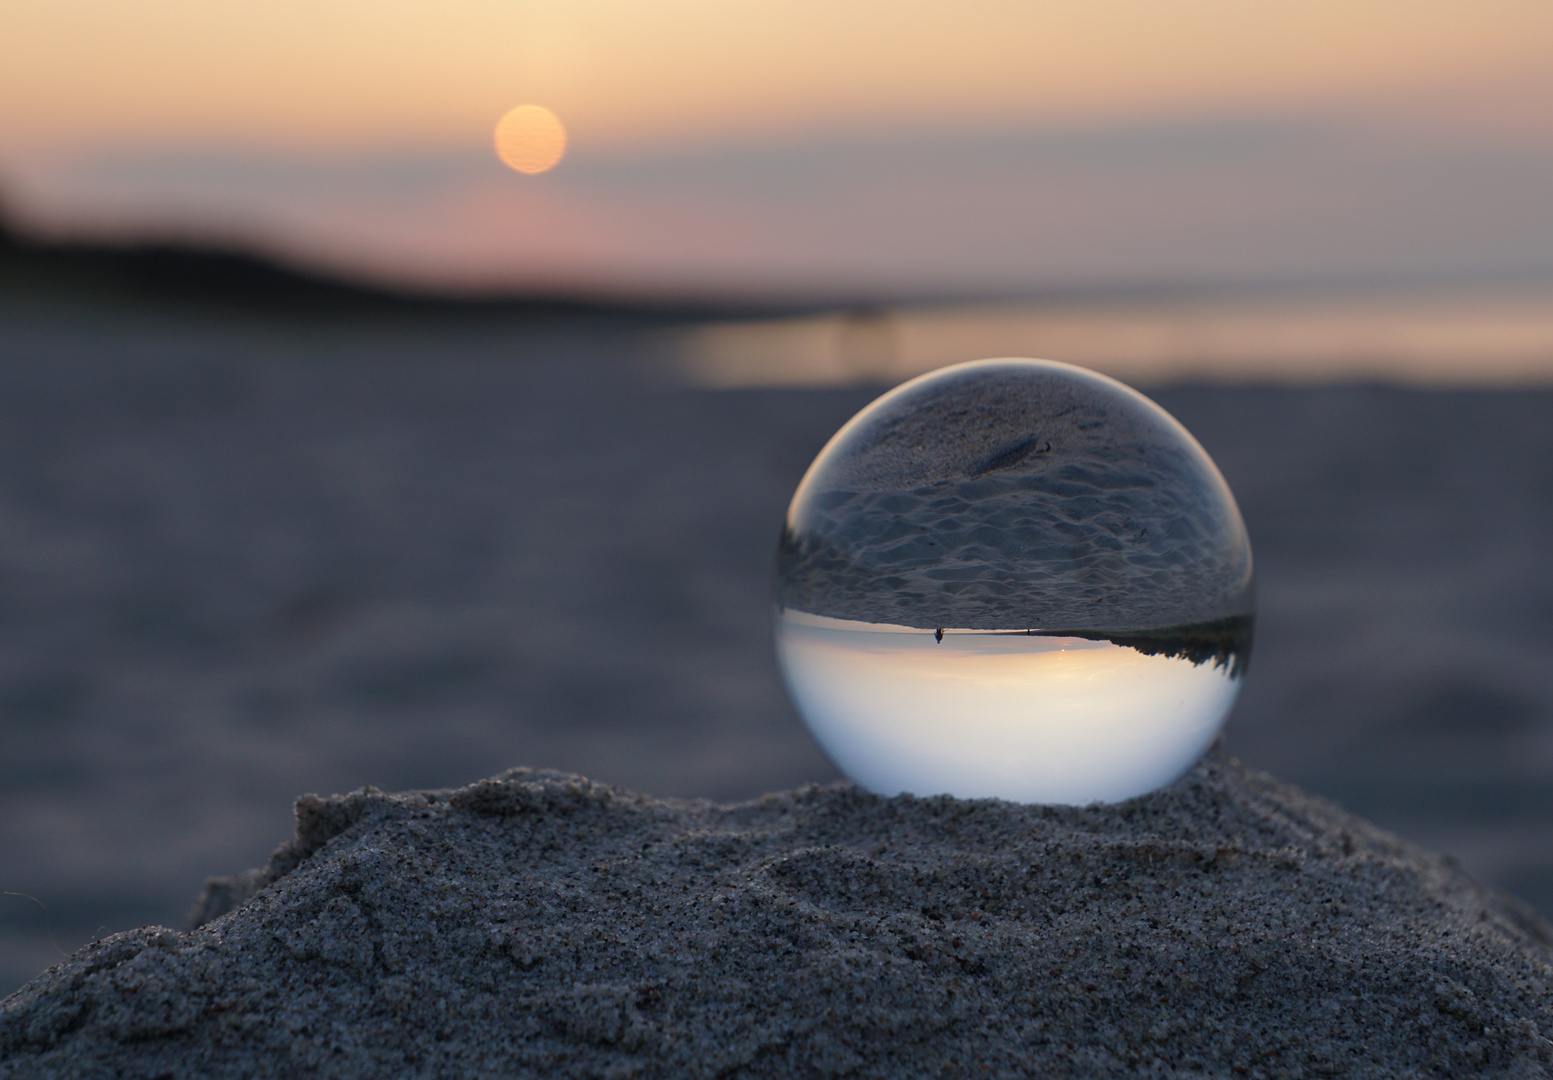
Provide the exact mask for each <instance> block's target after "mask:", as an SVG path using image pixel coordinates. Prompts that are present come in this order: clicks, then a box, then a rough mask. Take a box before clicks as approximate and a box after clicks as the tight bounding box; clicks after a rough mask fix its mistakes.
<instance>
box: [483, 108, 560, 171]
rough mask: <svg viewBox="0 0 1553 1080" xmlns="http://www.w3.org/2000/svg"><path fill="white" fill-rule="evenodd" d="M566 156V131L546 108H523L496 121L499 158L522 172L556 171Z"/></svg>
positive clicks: (497, 153) (513, 110)
mask: <svg viewBox="0 0 1553 1080" xmlns="http://www.w3.org/2000/svg"><path fill="white" fill-rule="evenodd" d="M565 153H566V128H565V127H563V126H562V125H561V120H560V118H559V117H557V116H556V115H555V113H553V112H551V111H550V110H549V109H547V108H545V107H544V106H543V105H519V106H518V107H517V108H515V109H512V110H510V111H509V112H507V114H506V115H504V116H503V117H502V118H501V119H500V120H498V121H497V122H496V156H497V157H499V158H501V159H502V162H503V163H504V164H506V165H507V166H508V167H509V168H513V169H516V170H517V171H518V172H520V173H528V174H530V175H532V174H534V173H542V172H545V171H546V170H548V169H553V168H554V167H555V165H556V163H557V162H558V161H560V160H561V156H562V155H563V154H565Z"/></svg>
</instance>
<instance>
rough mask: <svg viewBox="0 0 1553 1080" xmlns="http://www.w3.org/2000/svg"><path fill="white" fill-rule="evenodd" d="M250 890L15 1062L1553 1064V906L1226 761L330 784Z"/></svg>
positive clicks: (21, 1001) (73, 1070) (5, 1061)
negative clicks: (1099, 782)
mask: <svg viewBox="0 0 1553 1080" xmlns="http://www.w3.org/2000/svg"><path fill="white" fill-rule="evenodd" d="M254 890H257V892H256V894H255V895H252V897H251V898H250V899H247V900H246V902H241V901H242V900H243V898H244V896H245V895H246V894H248V893H250V892H253V891H254ZM234 902H241V903H240V906H237V907H236V908H235V910H232V911H230V912H229V913H228V914H225V915H223V916H221V917H219V918H215V919H214V921H211V922H209V923H207V924H206V925H204V926H201V927H200V928H198V929H195V930H191V931H188V932H184V933H179V932H177V931H173V930H167V929H162V928H146V929H141V930H138V931H133V932H130V933H126V934H119V935H116V936H114V937H111V938H107V939H105V940H103V941H100V942H97V943H96V944H94V945H91V946H89V947H87V948H85V949H82V950H81V951H80V952H78V953H77V954H76V955H75V956H73V957H72V958H70V959H69V960H68V961H66V962H64V963H62V964H60V965H58V966H56V967H55V968H53V969H51V970H50V971H49V972H47V973H45V974H44V975H42V976H40V977H39V978H38V979H36V980H34V981H33V982H32V983H30V984H28V985H27V986H26V987H25V988H24V989H22V990H21V991H19V992H18V993H16V994H14V995H13V996H12V997H10V998H9V999H7V1000H6V1001H5V1003H4V1006H3V1013H0V1076H4V1077H23V1076H96V1075H114V1076H118V1075H136V1076H146V1077H151V1076H159V1075H167V1076H196V1075H197V1076H212V1077H226V1076H232V1077H257V1076H273V1075H310V1076H325V1077H358V1076H359V1077H389V1076H393V1077H402V1076H428V1077H430V1076H436V1077H447V1076H470V1077H482V1078H484V1077H492V1076H546V1077H550V1076H574V1075H575V1076H621V1077H624V1076H652V1077H675V1078H678V1077H699V1076H810V1075H838V1076H839V1075H856V1076H962V1075H963V1076H1067V1075H1082V1076H1113V1075H1114V1076H1123V1075H1125V1076H1183V1075H1193V1076H1195V1075H1212V1076H1231V1075H1249V1076H1319V1075H1327V1074H1341V1075H1345V1076H1424V1075H1434V1074H1435V1073H1443V1074H1449V1075H1454V1076H1462V1075H1474V1076H1499V1075H1504V1076H1514V1077H1533V1076H1550V1075H1553V1065H1550V1063H1553V1042H1549V1037H1550V1036H1553V993H1550V991H1553V956H1550V953H1549V952H1548V951H1546V946H1547V944H1548V938H1547V936H1546V928H1545V927H1544V926H1543V925H1542V924H1541V923H1540V922H1539V921H1538V920H1537V919H1536V918H1535V916H1531V915H1528V914H1526V913H1525V912H1524V911H1523V910H1522V909H1521V908H1520V907H1519V906H1518V905H1516V904H1515V902H1514V901H1510V900H1507V899H1504V898H1501V897H1497V896H1495V895H1493V894H1491V893H1490V892H1488V891H1487V890H1485V889H1484V888H1483V887H1481V886H1479V885H1477V884H1475V883H1474V882H1473V881H1471V880H1470V879H1468V878H1466V877H1465V876H1463V875H1462V874H1460V873H1459V872H1457V871H1455V870H1454V869H1452V867H1451V866H1450V865H1448V863H1447V862H1446V861H1444V860H1441V859H1438V858H1435V857H1431V856H1427V855H1425V854H1423V853H1421V852H1419V851H1417V850H1416V849H1413V848H1411V847H1409V846H1408V845H1406V844H1404V843H1402V842H1401V841H1399V840H1397V839H1395V838H1393V837H1391V836H1388V835H1386V834H1385V833H1382V832H1380V831H1379V830H1377V829H1375V828H1373V827H1371V826H1369V825H1366V824H1365V823H1363V822H1361V821H1359V820H1357V819H1355V818H1352V817H1350V816H1348V815H1345V814H1343V813H1342V812H1340V811H1338V810H1337V809H1335V808H1333V807H1332V806H1330V805H1328V804H1326V803H1324V802H1321V801H1320V800H1317V799H1314V798H1312V797H1310V796H1308V795H1306V794H1304V793H1302V792H1300V791H1298V790H1296V789H1293V788H1291V787H1288V786H1286V785H1283V784H1280V783H1278V782H1276V781H1274V780H1272V779H1270V778H1268V777H1266V776H1262V775H1259V774H1255V773H1250V772H1248V771H1246V770H1245V769H1243V768H1242V767H1241V766H1240V765H1238V764H1236V763H1234V762H1229V761H1223V760H1209V761H1208V762H1205V763H1204V764H1203V765H1201V766H1199V767H1198V769H1196V770H1195V771H1194V772H1193V773H1192V774H1191V775H1190V776H1188V777H1187V778H1186V779H1185V780H1183V781H1182V782H1181V783H1180V784H1178V785H1176V786H1175V787H1174V788H1172V789H1170V790H1167V791H1164V792H1159V793H1156V794H1153V795H1150V796H1146V797H1144V798H1141V799H1137V800H1134V801H1132V802H1128V803H1123V804H1120V805H1117V806H1113V807H1105V808H1094V809H1048V808H1039V807H1024V806H1016V805H1011V804H1008V803H1001V802H991V801H983V802H965V801H958V800H954V799H949V798H933V799H912V798H910V797H902V798H896V799H883V798H878V797H875V796H872V795H868V794H865V793H863V792H861V791H859V790H857V789H855V788H851V787H832V788H818V787H808V788H803V789H800V790H797V791H793V792H788V793H784V794H780V795H772V796H768V797H766V798H764V799H761V800H759V801H757V802H752V803H745V804H741V805H736V806H717V805H712V804H709V803H704V802H670V801H661V800H655V799H649V798H645V797H642V796H637V795H633V794H630V793H627V792H623V791H619V790H615V789H612V788H608V787H604V786H601V785H598V784H594V783H591V782H589V781H587V780H584V779H582V778H580V777H574V776H563V775H558V774H554V773H547V772H534V771H529V770H517V771H514V772H510V773H507V774H505V775H503V776H500V777H497V778H496V779H493V780H486V781H482V782H480V783H477V784H474V785H472V786H470V787H467V788H462V789H460V790H457V791H451V792H424V793H410V794H403V795H388V794H384V793H381V792H377V791H373V790H371V789H366V790H363V791H359V792H356V793H353V794H351V795H347V796H343V797H336V798H330V799H319V798H315V797H311V796H309V797H307V798H304V799H302V800H301V801H299V803H298V806H297V838H296V839H295V840H294V841H292V842H291V843H289V844H287V845H285V846H283V847H282V848H281V849H280V850H279V851H278V852H277V853H276V856H275V858H274V859H273V860H272V862H271V864H270V866H269V867H268V868H266V869H265V870H264V871H256V872H252V873H250V874H248V875H243V876H241V877H239V878H235V879H226V880H224V881H222V882H216V883H213V887H212V888H211V889H209V890H207V892H206V895H205V897H204V898H203V900H202V903H203V905H204V908H205V914H207V915H211V914H215V913H216V912H218V911H219V910H220V909H221V908H222V906H223V905H226V904H231V903H234Z"/></svg>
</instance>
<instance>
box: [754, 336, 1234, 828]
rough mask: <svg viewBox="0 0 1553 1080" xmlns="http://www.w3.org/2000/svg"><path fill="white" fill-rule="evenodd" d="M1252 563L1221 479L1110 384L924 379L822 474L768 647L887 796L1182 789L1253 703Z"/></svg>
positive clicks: (1060, 375) (999, 370)
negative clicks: (1248, 694) (1247, 680)
mask: <svg viewBox="0 0 1553 1080" xmlns="http://www.w3.org/2000/svg"><path fill="white" fill-rule="evenodd" d="M1254 591H1255V590H1254V582H1253V578H1252V569H1251V545H1250V541H1249V540H1248V539H1247V537H1246V530H1245V525H1244V524H1243V523H1242V521H1241V518H1240V511H1239V509H1238V508H1237V507H1236V506H1235V499H1234V496H1232V495H1231V494H1230V491H1229V488H1228V486H1227V485H1226V484H1225V483H1224V479H1223V477H1221V476H1220V475H1219V471H1218V469H1217V468H1216V467H1215V466H1214V464H1213V462H1212V461H1211V460H1210V459H1209V457H1208V455H1207V453H1206V452H1204V450H1203V449H1202V447H1201V446H1199V445H1198V444H1197V442H1196V440H1194V439H1193V438H1192V436H1191V435H1190V434H1189V433H1188V432H1187V430H1186V429H1185V428H1184V427H1182V426H1181V425H1180V424H1179V423H1178V422H1176V420H1175V419H1174V418H1172V417H1171V416H1170V415H1169V414H1168V413H1166V412H1165V411H1164V410H1163V409H1161V408H1160V407H1159V406H1158V405H1156V404H1154V403H1153V402H1152V401H1150V400H1149V399H1148V398H1146V397H1144V396H1143V395H1142V394H1139V393H1138V392H1137V391H1135V390H1132V389H1129V388H1128V387H1126V386H1123V385H1122V384H1121V383H1119V382H1116V381H1115V380H1114V379H1108V378H1106V377H1105V376H1103V375H1097V374H1095V373H1094V372H1090V371H1085V370H1083V369H1082V368H1076V367H1072V366H1070V365H1067V364H1058V363H1053V362H1051V361H1045V360H1017V359H1005V360H981V361H976V362H974V363H969V364H959V365H957V366H955V367H950V368H945V369H943V370H940V371H936V372H933V373H931V374H929V375H924V376H922V377H921V378H919V379H914V380H912V381H911V382H908V383H906V384H905V385H903V386H900V387H897V388H896V389H894V390H892V391H890V392H889V393H888V394H885V395H884V396H883V397H881V398H879V399H878V400H877V401H875V402H873V404H871V405H869V406H868V407H867V408H865V409H864V410H863V411H862V412H860V413H858V414H857V415H856V416H855V417H853V418H852V419H851V420H850V421H848V422H847V424H846V425H845V426H844V427H842V429H841V430H840V431H839V432H837V433H836V435H835V436H834V437H833V438H832V439H831V440H830V442H829V443H828V444H827V445H826V446H825V448H824V450H822V451H821V452H820V455H819V457H817V458H816V459H815V460H814V463H813V464H812V465H810V466H809V471H808V472H807V473H806V474H805V475H804V478H803V481H802V483H800V484H799V486H798V491H797V493H796V494H795V495H794V496H793V501H792V505H791V506H790V507H789V508H788V512H787V521H786V524H785V526H784V528H783V530H782V539H781V544H780V547H779V550H778V562H777V581H776V604H777V614H776V638H777V651H778V654H779V657H780V660H781V663H782V670H783V674H784V675H785V676H786V679H787V685H788V688H789V690H790V691H791V692H792V696H793V699H794V701H795V703H796V704H797V706H798V709H799V711H800V712H801V713H802V714H803V717H804V719H805V721H806V722H807V723H808V725H809V729H810V730H811V731H812V732H813V733H814V736H815V738H816V739H817V740H818V741H819V742H820V745H821V746H823V747H824V748H825V750H826V752H827V753H829V754H830V756H831V758H832V759H833V760H834V761H835V762H836V764H837V765H838V766H840V768H841V769H842V771H843V772H845V773H846V774H847V775H848V776H850V777H851V778H852V779H853V780H854V781H856V782H857V783H859V784H861V785H862V786H863V787H866V788H868V789H870V790H872V791H875V792H878V793H880V794H884V795H895V794H899V793H901V792H908V791H909V792H913V793H915V794H917V795H923V796H926V795H936V794H949V795H955V796H959V797H961V798H989V797H990V798H1002V799H1010V800H1013V801H1017V802H1029V803H1066V804H1077V805H1082V804H1087V803H1092V802H1116V801H1119V800H1122V799H1128V798H1131V797H1133V796H1136V795H1142V794H1144V793H1145V792H1148V791H1152V790H1155V789H1156V788H1160V787H1163V786H1165V785H1166V784H1170V783H1172V782H1174V781H1175V780H1177V779H1179V778H1180V777H1181V776H1182V775H1183V774H1184V773H1185V772H1186V771H1187V770H1188V769H1190V768H1191V766H1192V765H1193V764H1194V763H1195V762H1196V761H1197V759H1198V758H1199V757H1200V756H1201V755H1202V753H1203V751H1204V750H1206V749H1207V747H1208V746H1209V744H1210V743H1211V742H1212V741H1213V738H1214V736H1215V735H1216V734H1217V733H1218V731H1219V729H1220V728H1221V727H1222V726H1223V723H1224V719H1225V717H1226V716H1227V715H1228V713H1229V710H1230V706H1231V705H1232V704H1233V703H1234V700H1235V696H1236V694H1237V693H1238V692H1239V689H1240V682H1241V678H1242V676H1243V674H1244V672H1245V670H1246V663H1247V659H1248V657H1249V654H1250V648H1251V631H1252V621H1253V617H1254V604H1255V598H1254Z"/></svg>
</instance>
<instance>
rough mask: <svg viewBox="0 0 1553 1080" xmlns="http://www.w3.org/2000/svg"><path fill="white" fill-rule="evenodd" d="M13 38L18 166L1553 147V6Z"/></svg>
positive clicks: (109, 22)
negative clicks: (1195, 119)
mask: <svg viewBox="0 0 1553 1080" xmlns="http://www.w3.org/2000/svg"><path fill="white" fill-rule="evenodd" d="M0 31H3V32H0V153H4V152H6V151H11V152H13V153H15V152H26V151H29V150H33V149H54V150H58V149H64V148H82V147H91V146H102V145H109V146H122V145H124V144H126V143H130V144H144V143H162V144H168V143H174V144H176V143H188V142H195V141H198V142H209V141H220V142H223V143H226V144H245V145H256V144H257V145H271V146H276V145H279V146H290V147H304V146H305V147H310V148H314V149H318V148H326V149H327V148H334V147H338V148H340V149H341V150H343V151H347V152H348V151H351V150H354V149H360V148H366V147H374V146H383V145H405V144H420V145H428V144H436V145H443V146H447V145H458V144H463V143H464V142H466V141H469V142H477V143H481V144H483V143H484V142H485V141H486V140H487V139H488V137H489V132H490V127H491V124H492V123H493V122H494V119H495V118H496V117H497V116H499V115H500V114H501V113H502V112H503V111H505V110H506V109H507V108H508V107H510V106H512V105H514V104H516V103H518V102H520V101H537V102H540V103H543V104H546V105H548V106H550V107H551V108H553V109H554V110H555V111H556V112H557V113H559V114H560V115H561V117H562V118H563V120H565V121H566V123H567V126H568V128H569V129H570V131H571V132H572V135H573V137H574V139H576V140H578V142H579V143H580V144H585V143H592V144H595V145H599V146H608V145H613V146H620V145H622V144H629V143H647V144H658V143H661V142H663V141H664V140H671V141H677V140H681V139H691V140H695V139H700V138H704V137H707V136H714V137H715V136H719V135H737V136H742V137H751V136H753V137H757V138H758V137H761V136H763V135H767V134H776V133H803V132H809V131H813V130H815V129H821V130H823V129H827V128H842V129H845V128H855V127H858V126H860V125H861V126H877V125H886V126H907V127H911V126H918V125H922V124H927V125H928V126H932V127H938V128H945V127H949V128H952V127H955V126H958V125H962V124H977V125H980V124H1006V123H1008V122H1011V121H1012V122H1039V123H1051V122H1059V123H1061V122H1085V121H1093V120H1100V119H1107V120H1115V119H1119V118H1153V117H1159V116H1161V115H1172V114H1182V113H1189V114H1202V113H1208V114H1217V113H1224V112H1234V113H1246V112H1257V113H1268V112H1273V113H1279V112H1288V111H1294V112H1308V111H1310V110H1312V109H1317V110H1322V109H1331V108H1344V109H1359V110H1388V109H1392V110H1394V109H1398V108H1400V109H1403V110H1404V111H1405V110H1409V109H1411V110H1415V111H1418V112H1420V113H1421V114H1422V115H1423V116H1424V117H1425V118H1430V117H1433V118H1436V119H1447V120H1449V122H1451V123H1453V124H1456V125H1458V126H1462V125H1464V126H1466V127H1468V128H1474V127H1479V126H1481V127H1483V128H1485V129H1491V128H1494V127H1496V126H1503V125H1505V124H1506V123H1508V124H1509V125H1511V126H1512V127H1518V128H1522V129H1526V128H1530V129H1535V130H1536V131H1537V133H1538V134H1540V135H1546V134H1547V132H1546V130H1545V129H1546V128H1548V127H1553V121H1550V120H1549V119H1548V118H1547V116H1546V115H1545V114H1546V110H1545V109H1544V108H1542V107H1541V105H1540V104H1539V103H1540V102H1545V101H1546V100H1547V91H1548V90H1549V89H1550V88H1553V83H1550V81H1549V80H1548V78H1547V77H1545V76H1543V75H1541V74H1539V72H1543V71H1553V3H1548V2H1547V0H1474V2H1473V3H1466V2H1464V0H1453V2H1440V0H1300V2H1297V3H1296V2H1293V0H1277V2H1272V0H1268V2H1263V0H1170V2H1162V0H1047V2H1043V3H1033V2H1031V0H962V2H961V3H959V4H956V5H953V6H950V5H946V4H943V3H941V2H935V3H931V4H930V3H925V2H920V0H853V2H850V3H838V2H837V0H741V2H740V3H736V4H733V3H727V2H725V0H564V2H559V0H550V2H521V0H517V2H515V0H441V2H439V3H436V4H428V3H424V2H414V3H411V2H407V0H267V2H266V3H264V4H230V3H211V2H210V0H145V2H142V3H134V4H129V3H124V2H122V0H8V2H7V3H6V4H5V5H4V7H3V8H0ZM1528 86H1529V87H1531V89H1530V90H1528V89H1527V87H1528ZM1527 133H1528V132H1527V131H1525V130H1522V131H1521V132H1520V134H1521V136H1524V135H1526V134H1527ZM0 164H3V160H0Z"/></svg>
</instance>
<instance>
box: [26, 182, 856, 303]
mask: <svg viewBox="0 0 1553 1080" xmlns="http://www.w3.org/2000/svg"><path fill="white" fill-rule="evenodd" d="M0 289H4V290H6V291H9V292H13V293H14V292H17V291H25V292H29V293H44V294H53V295H62V296H76V297H90V298H94V299H102V300H110V301H111V300H119V301H129V302H138V303H145V302H151V303H156V304H166V305H175V306H180V307H198V308H206V309H210V308H215V309H218V310H224V311H228V312H231V313H234V314H239V313H250V314H258V315H292V316H304V317H325V318H328V317H347V318H349V317H362V316H400V317H403V316H411V317H417V318H425V317H432V318H437V317H452V318H465V317H470V316H475V317H480V316H495V317H512V316H517V317H540V318H545V317H550V318H581V319H589V320H604V321H606V322H626V323H681V322H700V321H705V320H709V319H727V318H749V317H762V316H764V317H770V316H776V315H783V314H801V313H807V312H810V311H814V310H817V309H818V308H819V307H821V306H823V307H826V308H832V307H835V306H837V305H836V304H824V305H817V304H813V303H807V304H795V303H762V302H759V301H745V300H740V299H737V298H733V299H719V298H715V297H698V296H694V295H682V294H665V295H662V296H655V295H651V294H645V295H640V296H637V295H630V294H626V293H624V292H621V293H610V292H609V291H607V290H605V289H602V288H601V289H598V290H586V289H580V288H579V289H563V288H556V289H553V290H552V289H544V288H532V289H521V290H520V289H514V290H511V291H473V290H471V291H465V292H458V291H438V290H433V289H430V288H415V287H412V286H398V285H392V284H385V283H380V282H372V281H369V280H365V279H356V278H352V277H349V276H347V275H345V274H339V273H332V272H329V271H326V270H320V269H313V268H308V267H305V266H302V265H300V264H297V263H293V262H291V261H289V260H286V259H284V258H279V257H275V256H270V255H265V254H260V253H259V251H258V249H257V248H250V247H246V246H243V245H239V244H234V243H226V242H219V241H215V240H208V241H207V240H199V239H178V238H173V239H160V238H156V237H147V238H139V239H127V240H112V239H64V240H51V239H43V238H40V237H38V236H36V235H33V234H31V233H30V232H28V231H27V230H25V229H23V228H20V227H18V226H17V224H16V223H15V220H14V218H12V217H9V216H8V215H7V214H6V211H5V207H4V205H3V204H0ZM840 306H842V307H846V306H848V305H846V304H845V303H842V304H841V305H840Z"/></svg>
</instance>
